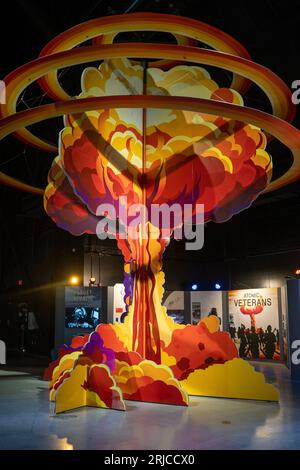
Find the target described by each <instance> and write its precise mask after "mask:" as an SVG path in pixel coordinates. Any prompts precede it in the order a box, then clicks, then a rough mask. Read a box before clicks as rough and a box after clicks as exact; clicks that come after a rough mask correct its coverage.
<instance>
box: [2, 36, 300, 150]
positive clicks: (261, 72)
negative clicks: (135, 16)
mask: <svg viewBox="0 0 300 470" xmlns="http://www.w3.org/2000/svg"><path fill="white" fill-rule="evenodd" d="M128 56H129V57H133V58H136V57H144V58H150V57H158V58H167V59H172V60H182V61H189V62H195V63H200V64H206V65H214V66H216V67H220V68H223V69H226V70H228V71H231V72H234V73H238V74H239V75H240V76H244V77H246V78H247V79H250V80H252V81H253V82H254V83H256V84H257V85H258V86H260V87H261V89H262V90H263V91H264V92H265V93H266V95H267V96H268V98H269V99H270V102H271V104H272V108H273V112H274V114H275V115H276V116H277V117H280V118H282V119H286V120H288V121H290V120H292V118H293V116H294V112H295V106H294V105H293V104H292V100H291V91H290V90H289V88H288V87H287V86H286V85H285V83H284V82H283V81H282V80H281V79H280V78H279V77H278V76H277V75H276V74H274V73H273V72H271V71H270V70H269V69H267V68H266V67H263V66H262V65H259V64H255V63H253V62H251V61H249V60H247V59H244V58H241V57H236V56H232V55H230V54H224V53H221V52H218V51H211V50H206V49H197V48H194V47H187V46H174V45H160V47H159V48H157V45H156V44H145V45H144V44H134V43H131V44H116V45H104V46H93V47H83V48H79V49H75V50H71V51H64V52H60V53H56V54H52V55H50V56H46V57H43V58H40V59H36V60H34V61H32V62H30V63H28V64H26V65H24V66H22V67H20V68H19V69H17V70H16V71H14V72H12V73H11V74H9V75H8V76H7V78H6V79H5V83H6V94H7V103H6V105H2V106H1V108H0V109H1V115H2V116H8V115H10V114H13V113H15V112H16V104H17V100H18V98H19V96H20V94H21V93H22V92H23V90H24V89H25V88H26V87H27V86H28V85H29V84H31V83H32V82H34V81H35V80H37V79H38V78H40V77H41V76H43V75H44V74H46V73H48V71H49V70H53V69H59V68H61V67H63V66H70V65H77V64H80V63H86V62H89V61H95V60H100V59H113V58H120V57H128ZM54 91H55V99H58V100H64V99H65V96H67V99H70V97H69V95H66V94H65V92H64V91H63V93H61V89H60V87H59V88H58V89H55V90H54ZM54 91H53V90H51V92H52V94H53V92H54ZM0 125H1V121H0ZM16 136H17V137H18V138H20V139H21V140H23V141H24V142H26V143H29V144H30V145H33V146H35V147H37V148H39V149H40V150H44V151H47V152H57V146H56V145H53V144H49V143H48V142H45V141H44V140H42V139H40V138H39V137H37V136H34V135H33V134H32V133H31V132H29V131H28V130H27V129H20V130H18V131H17V132H16Z"/></svg>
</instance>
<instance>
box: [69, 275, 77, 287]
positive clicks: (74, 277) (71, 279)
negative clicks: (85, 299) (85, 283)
mask: <svg viewBox="0 0 300 470" xmlns="http://www.w3.org/2000/svg"><path fill="white" fill-rule="evenodd" d="M78 282H79V279H78V277H77V276H71V277H70V284H72V286H76V285H77V284H78Z"/></svg>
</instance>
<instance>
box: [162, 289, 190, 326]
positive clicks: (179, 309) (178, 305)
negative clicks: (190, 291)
mask: <svg viewBox="0 0 300 470" xmlns="http://www.w3.org/2000/svg"><path fill="white" fill-rule="evenodd" d="M184 296H185V292H184V291H179V290H175V291H165V292H164V296H163V301H162V305H163V306H164V307H166V309H167V314H168V315H169V316H170V317H171V318H172V319H173V320H174V322H175V323H179V324H184V323H189V322H186V313H185V308H184Z"/></svg>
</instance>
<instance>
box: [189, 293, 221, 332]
mask: <svg viewBox="0 0 300 470" xmlns="http://www.w3.org/2000/svg"><path fill="white" fill-rule="evenodd" d="M222 297H223V293H222V292H221V291H218V292H216V291H195V292H193V291H192V292H190V304H191V324H192V325H197V324H198V323H199V321H200V320H201V319H203V318H205V317H207V316H209V315H215V316H217V317H218V319H219V322H220V329H223V324H224V322H223V302H222Z"/></svg>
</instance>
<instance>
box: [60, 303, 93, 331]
mask: <svg viewBox="0 0 300 470" xmlns="http://www.w3.org/2000/svg"><path fill="white" fill-rule="evenodd" d="M99 323H101V312H100V308H97V307H82V306H80V307H79V306H78V307H67V308H66V310H65V327H66V328H95V327H96V326H97V325H98V324H99Z"/></svg>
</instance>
